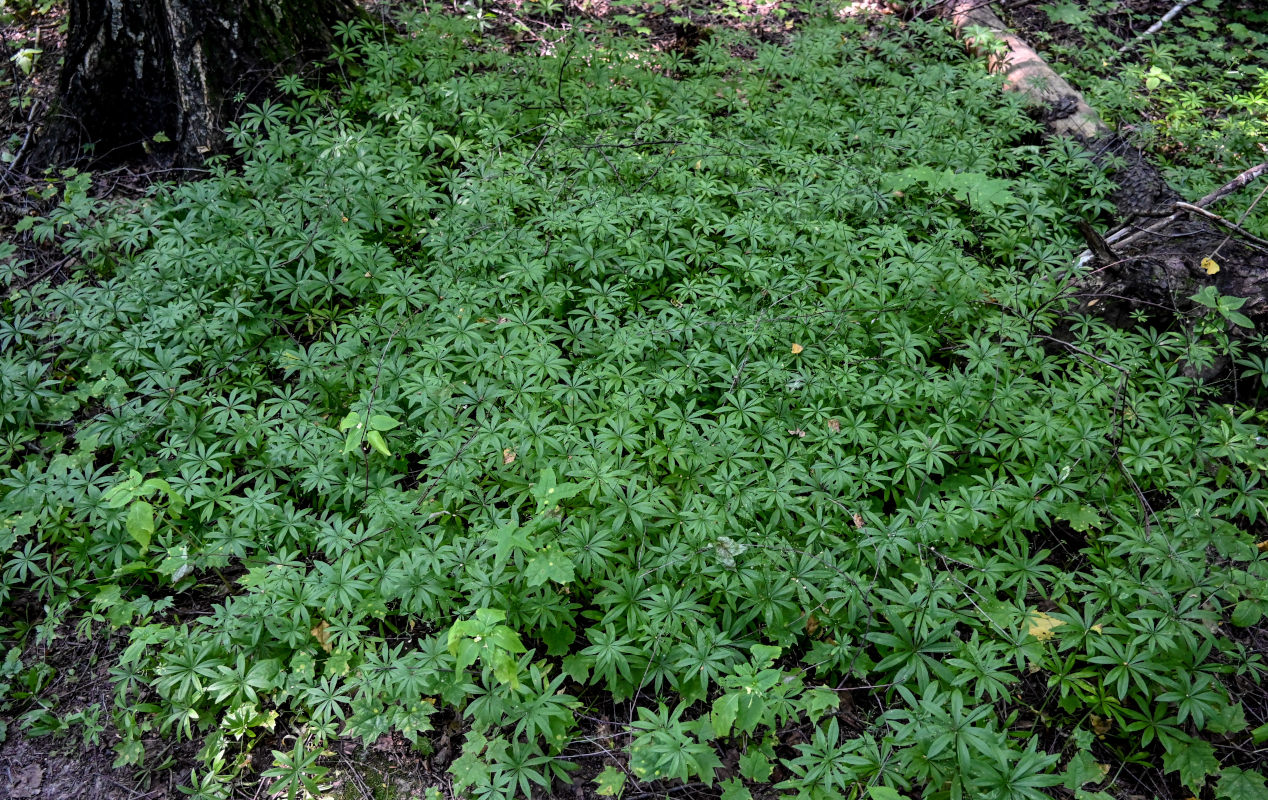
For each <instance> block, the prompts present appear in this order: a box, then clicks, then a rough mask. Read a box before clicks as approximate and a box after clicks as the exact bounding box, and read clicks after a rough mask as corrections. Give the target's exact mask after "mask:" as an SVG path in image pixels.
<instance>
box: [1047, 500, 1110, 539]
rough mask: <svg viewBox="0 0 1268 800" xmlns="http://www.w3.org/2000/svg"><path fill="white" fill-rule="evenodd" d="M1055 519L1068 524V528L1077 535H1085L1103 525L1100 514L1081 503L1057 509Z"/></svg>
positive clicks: (1067, 504)
mask: <svg viewBox="0 0 1268 800" xmlns="http://www.w3.org/2000/svg"><path fill="white" fill-rule="evenodd" d="M1057 518H1058V519H1063V520H1065V521H1066V522H1068V523H1070V527H1071V528H1073V529H1074V530H1076V531H1078V532H1079V533H1087V532H1088V531H1089V530H1091V529H1093V528H1100V527H1101V526H1102V525H1104V524H1105V523H1104V521H1103V520H1102V519H1101V515H1100V512H1098V511H1097V510H1096V509H1095V508H1093V507H1092V506H1089V505H1084V504H1082V503H1066V504H1065V505H1063V506H1061V507H1060V508H1058V509H1057Z"/></svg>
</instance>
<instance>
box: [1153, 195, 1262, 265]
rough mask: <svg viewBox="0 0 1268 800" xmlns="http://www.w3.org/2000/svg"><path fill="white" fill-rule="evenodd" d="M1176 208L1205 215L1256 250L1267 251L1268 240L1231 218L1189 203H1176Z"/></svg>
mask: <svg viewBox="0 0 1268 800" xmlns="http://www.w3.org/2000/svg"><path fill="white" fill-rule="evenodd" d="M1176 208H1180V209H1183V210H1185V211H1188V212H1189V213H1190V214H1197V215H1198V216H1201V217H1206V218H1207V219H1209V220H1210V221H1211V222H1214V223H1215V224H1216V225H1219V226H1220V227H1222V228H1224V229H1225V230H1229V231H1232V232H1234V233H1236V234H1237V235H1238V236H1241V237H1242V238H1243V239H1245V240H1246V244H1248V245H1250V246H1251V247H1254V248H1255V249H1256V250H1260V251H1262V252H1265V253H1268V240H1265V239H1261V238H1259V237H1258V236H1256V235H1255V234H1253V233H1251V232H1250V231H1248V230H1246V229H1245V228H1243V227H1242V226H1240V225H1238V224H1237V223H1236V222H1233V221H1232V220H1227V219H1224V218H1223V217H1221V216H1220V215H1219V214H1215V213H1212V212H1210V211H1207V210H1206V209H1205V208H1200V207H1198V206H1195V205H1193V204H1191V203H1176Z"/></svg>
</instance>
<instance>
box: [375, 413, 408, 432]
mask: <svg viewBox="0 0 1268 800" xmlns="http://www.w3.org/2000/svg"><path fill="white" fill-rule="evenodd" d="M400 424H401V423H400V422H399V421H398V420H395V419H392V418H391V417H389V416H388V415H387V414H375V415H374V416H372V417H370V430H373V431H390V430H392V429H393V428H395V427H397V426H398V425H400Z"/></svg>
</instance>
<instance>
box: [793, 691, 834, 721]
mask: <svg viewBox="0 0 1268 800" xmlns="http://www.w3.org/2000/svg"><path fill="white" fill-rule="evenodd" d="M840 705H841V696H840V695H839V694H837V693H836V692H834V691H832V690H831V689H828V688H826V687H822V686H816V687H814V688H812V689H809V690H807V691H806V692H805V694H803V695H802V696H801V707H802V708H803V709H805V712H806V715H807V716H808V717H810V721H811V722H818V721H819V718H820V717H822V716H823V712H825V711H828V710H829V709H833V708H837V707H838V706H840Z"/></svg>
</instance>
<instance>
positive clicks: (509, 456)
mask: <svg viewBox="0 0 1268 800" xmlns="http://www.w3.org/2000/svg"><path fill="white" fill-rule="evenodd" d="M514 463H515V451H514V450H512V449H511V448H509V447H506V448H503V449H502V464H503V465H505V464H514Z"/></svg>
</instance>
